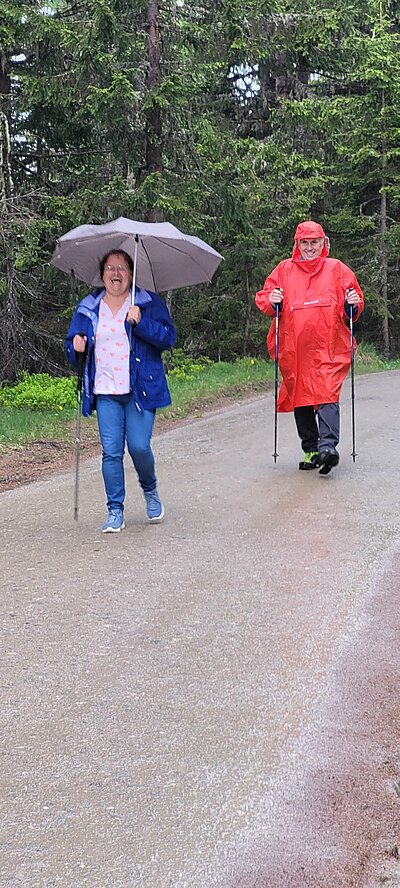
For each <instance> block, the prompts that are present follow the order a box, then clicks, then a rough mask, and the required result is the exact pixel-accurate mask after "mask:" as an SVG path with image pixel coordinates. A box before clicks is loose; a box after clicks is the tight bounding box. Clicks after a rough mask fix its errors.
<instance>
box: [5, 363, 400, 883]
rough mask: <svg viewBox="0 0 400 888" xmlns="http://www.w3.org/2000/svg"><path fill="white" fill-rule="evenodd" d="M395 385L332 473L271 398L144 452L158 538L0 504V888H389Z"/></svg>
mask: <svg viewBox="0 0 400 888" xmlns="http://www.w3.org/2000/svg"><path fill="white" fill-rule="evenodd" d="M399 381H400V374H398V373H384V374H376V375H373V376H365V377H360V378H358V379H357V381H356V390H357V438H358V449H359V456H358V459H357V463H356V465H355V466H354V465H353V463H352V461H351V458H350V456H349V453H350V451H351V436H350V405H349V400H348V395H349V388H348V384H346V385H347V387H346V391H345V392H344V397H343V406H342V428H343V432H342V442H341V448H340V449H341V462H340V466H339V467H338V469H336V470H334V471H333V472H332V473H331V474H330V475H329V476H328V477H326V478H321V477H319V475H318V473H317V472H310V473H301V472H298V471H297V462H298V459H299V457H300V453H299V448H298V443H297V441H296V435H295V432H294V423H293V416H292V415H288V416H282V417H280V418H279V448H278V449H279V453H280V457H279V460H278V462H277V464H276V466H275V465H274V463H273V460H272V458H271V453H272V449H273V440H272V438H273V404H272V399H271V397H269V396H268V397H265V398H260V399H258V400H254V401H252V402H250V403H246V404H239V405H236V406H234V407H232V408H230V409H228V410H226V411H224V412H221V413H218V414H215V415H213V416H210V417H208V418H206V419H203V420H199V421H197V422H194V423H193V424H190V425H185V426H182V427H181V428H177V429H175V430H172V431H169V432H167V433H166V434H165V435H162V436H160V437H158V438H157V439H156V440H155V449H156V452H157V465H158V472H159V481H160V490H161V493H162V495H163V498H164V500H165V505H166V519H165V521H164V523H163V524H162V525H160V526H149V525H147V524H146V523H145V520H144V506H143V501H142V497H141V495H140V492H139V491H138V488H137V484H136V481H135V478H134V476H133V472H132V471H131V470H130V469H129V472H128V495H127V508H126V523H127V527H126V530H125V531H124V532H123V533H121V534H118V535H102V534H101V533H100V532H99V527H100V526H101V523H102V520H103V518H104V505H103V498H104V497H103V490H102V482H101V476H100V472H99V464H98V459H95V460H89V461H88V462H87V463H85V465H84V466H82V475H81V496H80V520H79V522H78V523H76V522H75V523H74V521H73V484H74V475H73V472H69V473H65V474H62V475H56V476H53V477H51V478H49V479H48V480H46V481H41V482H38V483H35V484H31V485H29V486H27V487H22V488H19V489H16V490H10V491H6V492H5V493H3V494H2V495H1V504H2V509H1V515H0V533H1V540H2V547H1V554H0V575H1V577H2V580H1V586H2V595H1V599H0V601H1V604H0V609H1V623H0V625H1V628H2V639H1V650H2V656H1V661H0V670H1V674H0V695H1V706H0V739H1V758H2V762H1V764H2V767H1V783H0V787H1V789H0V814H1V822H2V830H1V836H0V861H1V866H0V886H1V888H20V886H21V888H22V886H23V888H39V886H40V888H53V886H54V888H59V886H61V888H75V886H76V888H83V886H89V888H136V886H138V888H139V886H140V888H215V886H218V888H267V886H268V888H303V886H310V888H353V886H358V888H375V886H379V885H382V884H383V880H385V881H384V884H385V885H386V886H388V888H392V886H393V888H394V886H398V885H399V884H400V875H399V861H398V853H399V852H398V848H399V845H400V795H399V793H400V713H399V687H400V681H399V650H400V644H399V641H400V638H399V636H400V631H399V606H398V589H399V577H400V537H399V528H400V516H399V490H398V487H399V482H398V478H399V461H400V445H399V430H400V402H399V400H398V399H397V396H396V393H397V389H398V386H399Z"/></svg>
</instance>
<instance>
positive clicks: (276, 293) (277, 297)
mask: <svg viewBox="0 0 400 888" xmlns="http://www.w3.org/2000/svg"><path fill="white" fill-rule="evenodd" d="M268 298H269V301H270V304H271V305H279V304H280V303H281V302H282V300H283V294H282V290H281V288H280V287H275V288H274V290H271V293H270V294H269V297H268Z"/></svg>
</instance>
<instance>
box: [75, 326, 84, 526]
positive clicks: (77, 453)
mask: <svg viewBox="0 0 400 888" xmlns="http://www.w3.org/2000/svg"><path fill="white" fill-rule="evenodd" d="M79 335H80V336H83V335H84V334H82V333H80V334H79ZM85 354H86V349H85V351H84V352H80V353H79V354H78V376H77V380H76V435H75V442H76V449H75V496H74V521H77V520H78V515H79V460H80V451H81V415H82V387H83V368H84V365H85Z"/></svg>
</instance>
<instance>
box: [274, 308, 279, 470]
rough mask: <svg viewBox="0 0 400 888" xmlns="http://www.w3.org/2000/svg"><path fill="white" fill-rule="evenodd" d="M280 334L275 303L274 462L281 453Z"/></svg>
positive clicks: (277, 309)
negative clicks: (279, 440)
mask: <svg viewBox="0 0 400 888" xmlns="http://www.w3.org/2000/svg"><path fill="white" fill-rule="evenodd" d="M278 336H279V303H277V304H276V305H275V422H274V452H273V454H272V455H273V457H274V462H275V463H276V460H277V457H278V456H279V453H278V451H277V446H278V374H279V367H278Z"/></svg>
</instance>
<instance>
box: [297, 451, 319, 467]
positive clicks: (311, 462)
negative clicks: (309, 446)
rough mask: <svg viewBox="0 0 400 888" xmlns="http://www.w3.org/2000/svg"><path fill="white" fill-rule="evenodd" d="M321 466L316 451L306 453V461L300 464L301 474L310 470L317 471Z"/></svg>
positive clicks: (303, 460)
mask: <svg viewBox="0 0 400 888" xmlns="http://www.w3.org/2000/svg"><path fill="white" fill-rule="evenodd" d="M318 466H319V456H318V453H317V451H316V450H312V451H311V452H310V453H306V454H305V456H304V459H302V460H301V461H300V462H299V469H300V471H301V472H309V471H310V469H316V468H317V467H318Z"/></svg>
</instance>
